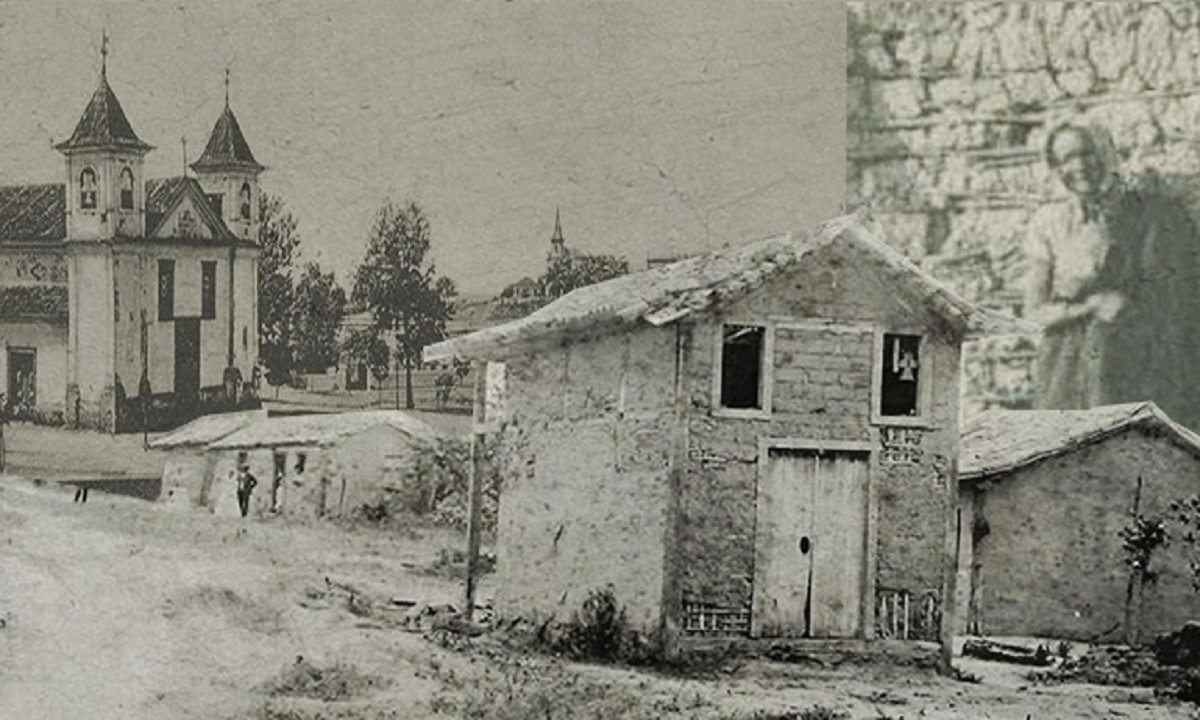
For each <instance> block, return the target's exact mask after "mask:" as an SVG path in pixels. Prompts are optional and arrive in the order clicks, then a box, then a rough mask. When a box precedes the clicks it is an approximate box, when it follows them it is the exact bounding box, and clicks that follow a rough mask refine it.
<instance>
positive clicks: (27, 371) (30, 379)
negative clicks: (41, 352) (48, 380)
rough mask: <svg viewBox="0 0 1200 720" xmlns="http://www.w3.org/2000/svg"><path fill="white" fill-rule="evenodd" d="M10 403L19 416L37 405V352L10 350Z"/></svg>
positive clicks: (22, 349) (28, 349)
mask: <svg viewBox="0 0 1200 720" xmlns="http://www.w3.org/2000/svg"><path fill="white" fill-rule="evenodd" d="M8 402H9V404H10V405H11V406H12V407H14V408H16V410H17V412H18V413H19V414H23V413H25V412H28V411H30V410H32V409H33V407H34V406H35V405H37V350H34V349H32V348H9V349H8Z"/></svg>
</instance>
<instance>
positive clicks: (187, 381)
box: [175, 318, 200, 401]
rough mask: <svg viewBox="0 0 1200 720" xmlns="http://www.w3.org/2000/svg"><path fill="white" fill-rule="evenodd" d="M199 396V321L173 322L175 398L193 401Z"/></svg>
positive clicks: (189, 319) (191, 319)
mask: <svg viewBox="0 0 1200 720" xmlns="http://www.w3.org/2000/svg"><path fill="white" fill-rule="evenodd" d="M199 396H200V319H199V318H178V319H176V320H175V398H176V400H180V401H195V400H198V399H199Z"/></svg>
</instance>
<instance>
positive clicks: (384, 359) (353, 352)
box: [342, 326, 391, 383]
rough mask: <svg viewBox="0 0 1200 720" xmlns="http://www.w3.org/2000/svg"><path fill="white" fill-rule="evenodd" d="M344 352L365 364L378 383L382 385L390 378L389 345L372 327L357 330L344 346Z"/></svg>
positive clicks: (376, 329)
mask: <svg viewBox="0 0 1200 720" xmlns="http://www.w3.org/2000/svg"><path fill="white" fill-rule="evenodd" d="M342 351H343V352H344V353H346V356H347V357H349V358H351V359H352V360H354V361H356V362H365V363H366V364H367V367H368V368H369V369H370V371H371V375H373V376H374V377H375V380H376V381H377V382H380V383H382V382H383V381H384V380H386V379H387V376H388V356H389V355H390V354H391V353H390V352H389V351H388V346H387V343H386V342H384V339H383V338H382V337H381V336H380V334H379V329H378V328H376V327H374V326H372V327H367V328H361V329H358V330H355V331H354V332H352V333H351V334H350V337H348V338H346V342H345V343H343V344H342Z"/></svg>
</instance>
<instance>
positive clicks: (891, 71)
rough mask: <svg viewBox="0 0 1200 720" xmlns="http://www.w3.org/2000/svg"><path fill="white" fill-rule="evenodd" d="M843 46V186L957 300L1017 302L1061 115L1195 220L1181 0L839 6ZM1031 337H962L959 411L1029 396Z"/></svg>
mask: <svg viewBox="0 0 1200 720" xmlns="http://www.w3.org/2000/svg"><path fill="white" fill-rule="evenodd" d="M847 42H848V68H847V73H848V89H847V96H848V108H847V123H848V127H847V143H848V148H849V150H848V159H849V167H848V170H847V183H848V188H847V189H848V193H847V194H848V197H849V198H850V199H851V200H852V201H868V202H870V203H872V206H873V209H874V215H875V216H876V218H877V219H878V220H879V221H880V225H881V227H882V229H883V232H884V233H885V235H886V236H887V238H888V239H889V241H890V242H891V243H892V244H893V245H894V246H896V247H897V248H899V249H901V250H902V251H903V252H905V253H906V254H908V255H909V256H910V257H912V258H914V259H915V260H917V261H919V262H920V263H922V264H923V265H924V266H925V267H926V268H927V269H928V270H930V271H931V272H932V273H933V274H934V275H935V276H937V277H939V278H941V279H942V280H944V281H946V282H948V283H949V284H950V285H951V286H953V287H954V288H955V289H956V290H958V291H959V292H961V293H962V294H963V295H964V296H966V297H967V298H968V299H971V300H974V301H976V302H981V303H983V304H987V305H991V306H995V307H998V308H1004V309H1009V310H1014V311H1016V312H1018V313H1019V312H1020V306H1021V281H1022V275H1023V272H1024V257H1023V253H1022V249H1021V247H1022V240H1023V237H1024V229H1025V226H1026V223H1027V222H1028V220H1029V218H1030V216H1031V215H1032V214H1033V212H1034V211H1035V210H1036V209H1038V207H1040V206H1041V205H1042V204H1044V203H1046V202H1048V201H1050V200H1051V199H1052V198H1053V197H1054V196H1055V194H1056V193H1057V191H1058V190H1057V187H1056V185H1055V181H1054V179H1053V178H1052V177H1051V176H1050V174H1049V173H1048V171H1047V168H1046V166H1045V163H1044V162H1043V160H1042V157H1041V148H1042V146H1043V143H1044V140H1045V136H1046V133H1047V132H1048V131H1049V130H1050V129H1051V128H1053V127H1054V126H1055V125H1057V124H1058V123H1059V122H1060V121H1063V120H1067V119H1072V118H1074V119H1079V120H1083V121H1084V122H1090V123H1091V122H1094V123H1098V124H1101V125H1103V126H1106V127H1108V128H1109V129H1110V130H1111V131H1112V134H1113V136H1114V138H1115V140H1116V142H1117V144H1118V149H1119V151H1120V152H1121V155H1122V159H1123V167H1124V170H1125V172H1126V174H1127V175H1128V176H1131V177H1134V178H1137V179H1139V180H1141V181H1144V182H1146V183H1152V184H1153V185H1154V187H1155V189H1157V190H1161V191H1164V192H1167V193H1170V194H1173V195H1177V196H1180V197H1181V198H1183V199H1184V200H1185V201H1186V202H1187V203H1188V204H1189V205H1190V206H1191V207H1192V209H1193V214H1194V215H1197V216H1198V217H1200V212H1197V203H1196V201H1195V200H1194V199H1189V198H1200V192H1198V191H1200V183H1198V182H1197V177H1196V176H1197V168H1200V150H1198V149H1197V147H1196V145H1195V143H1194V137H1195V135H1196V132H1197V129H1198V127H1200V6H1198V5H1196V4H1195V3H1192V2H1151V3H1120V2H1093V3H1087V2H1083V3H1064V2H1045V3H1042V2H1036V3H1035V2H962V3H884V2H871V3H865V2H852V3H850V5H849V16H848V41H847ZM1036 342H1037V338H1036V337H1029V338H1005V339H993V340H990V341H987V342H981V343H974V344H971V345H968V346H967V347H966V348H965V360H966V362H965V367H964V383H963V391H964V396H963V409H964V411H968V412H969V411H974V410H979V409H983V408H985V407H989V406H1007V407H1027V406H1028V405H1029V404H1030V402H1031V401H1032V399H1033V393H1034V391H1035V381H1036V378H1034V377H1033V376H1032V360H1033V357H1034V353H1035V351H1036Z"/></svg>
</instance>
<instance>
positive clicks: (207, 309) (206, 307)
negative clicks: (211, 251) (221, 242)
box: [200, 260, 217, 320]
mask: <svg viewBox="0 0 1200 720" xmlns="http://www.w3.org/2000/svg"><path fill="white" fill-rule="evenodd" d="M216 317H217V263H216V262H214V261H212V260H204V261H202V262H201V263H200V318H201V319H203V320H212V319H214V318H216Z"/></svg>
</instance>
